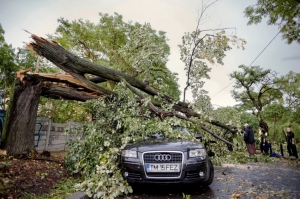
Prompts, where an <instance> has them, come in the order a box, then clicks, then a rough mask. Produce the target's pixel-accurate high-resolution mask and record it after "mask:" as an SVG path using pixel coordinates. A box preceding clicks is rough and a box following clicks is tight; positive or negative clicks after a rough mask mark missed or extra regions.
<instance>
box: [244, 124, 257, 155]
mask: <svg viewBox="0 0 300 199" xmlns="http://www.w3.org/2000/svg"><path fill="white" fill-rule="evenodd" d="M244 127H245V131H244V141H245V143H246V147H247V151H248V153H249V155H250V156H251V155H254V154H255V152H256V150H255V144H254V143H255V140H254V132H253V130H252V128H251V127H250V126H249V124H245V125H244Z"/></svg>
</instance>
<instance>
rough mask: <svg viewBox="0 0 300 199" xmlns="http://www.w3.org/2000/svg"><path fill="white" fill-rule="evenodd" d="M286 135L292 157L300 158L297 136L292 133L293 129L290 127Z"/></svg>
mask: <svg viewBox="0 0 300 199" xmlns="http://www.w3.org/2000/svg"><path fill="white" fill-rule="evenodd" d="M286 130H287V133H286V142H287V150H288V153H289V155H290V156H295V157H296V158H298V153H297V147H296V144H295V135H294V133H293V132H292V131H291V128H290V127H288V128H287V129H286Z"/></svg>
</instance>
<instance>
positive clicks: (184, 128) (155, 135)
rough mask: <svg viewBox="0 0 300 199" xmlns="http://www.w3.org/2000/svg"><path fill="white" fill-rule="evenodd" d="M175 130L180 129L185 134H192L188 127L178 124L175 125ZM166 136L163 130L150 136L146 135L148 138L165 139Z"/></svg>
mask: <svg viewBox="0 0 300 199" xmlns="http://www.w3.org/2000/svg"><path fill="white" fill-rule="evenodd" d="M173 130H175V131H178V132H180V133H182V134H185V135H190V134H191V133H190V132H189V130H188V129H187V128H186V127H181V126H176V127H173ZM164 138H166V136H165V135H164V133H162V132H155V133H153V134H152V135H150V136H146V139H164Z"/></svg>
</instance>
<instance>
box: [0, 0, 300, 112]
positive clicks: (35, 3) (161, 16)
mask: <svg viewBox="0 0 300 199" xmlns="http://www.w3.org/2000/svg"><path fill="white" fill-rule="evenodd" d="M201 2H202V1H201V0H109V1H108V0H28V1H24V0H9V1H8V0H0V23H1V24H2V27H3V29H4V30H5V35H4V36H5V40H6V42H7V43H8V44H12V46H13V47H14V48H16V47H22V46H23V45H24V43H29V42H30V41H31V39H30V38H29V36H30V35H29V34H28V33H26V32H24V31H23V30H22V29H26V30H28V31H29V32H31V33H33V34H36V35H38V36H42V37H46V34H48V33H53V32H54V31H55V29H56V28H57V26H58V23H57V19H58V18H60V17H64V18H65V19H68V20H76V19H79V18H82V19H88V20H90V21H92V22H95V23H96V22H97V21H98V20H99V15H98V13H99V12H102V13H108V14H111V15H112V14H113V13H114V12H117V13H118V14H121V15H122V16H123V19H124V21H126V22H128V21H133V22H135V21H136V22H139V23H142V24H143V23H150V24H151V26H152V28H154V29H156V30H162V31H165V32H166V35H167V37H168V39H169V41H168V44H169V45H170V47H171V55H170V57H169V62H168V64H167V66H168V68H169V69H170V70H171V71H172V72H177V73H179V84H180V86H181V91H183V87H184V86H185V82H186V77H185V72H184V70H183V68H184V64H183V62H181V61H180V53H179V48H178V45H179V44H181V38H182V36H183V35H184V33H185V32H192V31H193V30H195V28H196V25H197V16H198V11H199V9H200V8H201ZM255 3H256V0H247V1H245V0H243V1H242V0H220V1H219V2H217V3H215V4H214V6H212V7H211V8H210V9H209V10H208V12H207V14H208V15H209V17H210V18H209V19H208V20H206V21H205V23H203V24H202V26H201V27H200V29H208V28H228V27H234V28H236V30H232V31H233V32H235V33H236V34H237V35H238V36H239V37H241V38H243V39H245V40H246V41H247V45H246V49H245V50H244V51H242V50H237V49H235V48H233V50H231V51H229V52H228V53H227V56H226V58H225V59H224V65H223V66H222V65H214V66H213V70H212V72H211V73H210V76H211V79H210V80H208V81H206V85H205V89H206V90H208V91H209V96H210V97H211V102H212V104H214V105H219V106H232V105H234V104H236V102H235V101H234V99H233V98H232V97H231V94H230V91H231V90H232V85H233V84H230V83H231V82H232V81H231V80H230V79H229V77H228V74H229V73H231V72H233V71H235V70H238V66H239V65H241V64H244V65H246V66H248V65H250V64H251V63H252V62H253V61H254V59H255V58H256V57H257V56H258V55H259V54H260V53H261V51H262V50H263V49H264V48H265V47H266V46H267V45H268V43H269V42H270V41H271V40H272V39H273V37H274V36H275V35H276V34H277V33H278V28H277V27H275V26H268V25H266V23H265V22H263V23H261V24H259V25H252V26H247V18H245V17H244V13H243V11H244V9H245V8H246V7H247V6H249V5H254V4H255ZM299 62H300V45H298V44H292V45H288V44H286V42H285V41H283V40H282V39H281V34H279V35H278V36H277V37H276V38H275V39H274V41H273V42H272V43H271V44H270V45H269V46H268V47H267V48H266V49H265V51H264V52H263V53H262V54H261V55H260V56H259V57H258V58H257V60H256V61H255V62H254V63H253V64H252V65H259V66H261V67H263V68H265V69H269V68H270V69H272V70H275V71H277V72H278V73H279V74H280V75H285V74H287V73H288V72H289V71H291V70H292V71H295V72H300V67H299ZM228 85H229V86H228ZM188 97H190V95H188Z"/></svg>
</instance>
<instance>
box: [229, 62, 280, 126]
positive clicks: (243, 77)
mask: <svg viewBox="0 0 300 199" xmlns="http://www.w3.org/2000/svg"><path fill="white" fill-rule="evenodd" d="M239 68H240V69H242V71H234V72H233V73H231V74H229V76H230V78H231V79H233V80H235V85H234V90H233V91H232V96H233V97H234V99H235V100H236V101H237V102H240V104H239V106H240V107H241V109H242V110H244V111H246V110H248V111H252V114H253V115H255V116H256V118H257V120H258V121H259V125H260V127H262V128H264V129H265V130H266V131H268V129H269V127H268V124H267V123H266V122H265V121H264V119H263V116H262V114H261V113H262V110H263V107H264V106H266V105H268V104H270V103H271V102H273V101H275V100H278V99H281V97H282V93H281V91H280V87H278V85H277V84H276V81H275V80H276V75H277V73H276V72H275V71H272V70H270V69H267V70H264V69H263V68H261V67H259V66H251V67H247V66H245V65H240V66H239Z"/></svg>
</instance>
